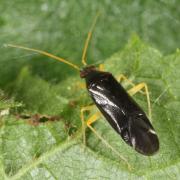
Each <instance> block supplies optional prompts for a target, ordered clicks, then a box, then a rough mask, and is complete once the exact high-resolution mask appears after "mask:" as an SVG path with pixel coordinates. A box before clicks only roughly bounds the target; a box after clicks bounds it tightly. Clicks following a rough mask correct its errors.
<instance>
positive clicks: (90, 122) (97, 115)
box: [87, 112, 131, 169]
mask: <svg viewBox="0 0 180 180" xmlns="http://www.w3.org/2000/svg"><path fill="white" fill-rule="evenodd" d="M100 117H101V114H100V112H97V113H95V114H93V115H92V116H91V117H90V118H89V119H88V120H87V126H88V127H89V128H90V129H91V131H92V132H93V133H94V134H95V135H96V136H97V137H98V138H99V139H100V140H101V141H102V142H103V143H104V144H105V145H106V146H107V147H108V148H110V149H111V150H112V152H114V153H115V154H116V155H117V156H118V157H120V159H121V160H123V161H124V162H125V163H126V164H127V166H128V168H129V169H131V166H130V164H129V163H128V161H127V159H125V158H124V157H123V156H122V155H121V154H120V153H119V152H118V151H116V150H115V149H114V148H113V147H112V146H111V145H110V144H109V143H108V142H107V141H106V140H105V139H104V138H103V137H102V136H101V135H100V134H99V133H98V132H97V131H96V130H95V129H94V128H93V127H92V125H91V124H92V123H94V122H95V121H97V120H98V119H99V118H100Z"/></svg>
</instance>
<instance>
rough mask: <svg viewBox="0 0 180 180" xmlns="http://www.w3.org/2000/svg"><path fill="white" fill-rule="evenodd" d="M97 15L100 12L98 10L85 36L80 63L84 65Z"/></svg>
mask: <svg viewBox="0 0 180 180" xmlns="http://www.w3.org/2000/svg"><path fill="white" fill-rule="evenodd" d="M99 15H100V12H99V11H98V12H97V14H96V16H95V18H94V20H93V22H92V25H91V27H90V29H89V32H88V35H87V38H86V41H85V44H84V48H83V53H82V64H83V65H84V66H86V65H87V62H86V60H87V56H86V55H87V49H88V46H89V42H90V40H91V37H92V33H93V30H94V28H95V25H96V22H97V19H98V17H99Z"/></svg>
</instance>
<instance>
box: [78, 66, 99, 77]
mask: <svg viewBox="0 0 180 180" xmlns="http://www.w3.org/2000/svg"><path fill="white" fill-rule="evenodd" d="M94 71H97V70H96V67H95V66H93V65H92V66H86V67H83V68H82V69H81V70H80V77H81V78H86V77H87V76H88V75H89V73H91V72H94Z"/></svg>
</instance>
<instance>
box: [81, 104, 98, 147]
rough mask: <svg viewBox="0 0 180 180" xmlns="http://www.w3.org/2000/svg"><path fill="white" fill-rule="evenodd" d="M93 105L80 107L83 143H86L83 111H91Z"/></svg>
mask: <svg viewBox="0 0 180 180" xmlns="http://www.w3.org/2000/svg"><path fill="white" fill-rule="evenodd" d="M94 106H95V105H89V106H85V107H82V108H81V123H82V134H83V144H84V145H86V132H85V130H86V127H85V119H84V112H85V111H91V110H92V109H93V108H94Z"/></svg>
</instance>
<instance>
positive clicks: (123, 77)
mask: <svg viewBox="0 0 180 180" xmlns="http://www.w3.org/2000/svg"><path fill="white" fill-rule="evenodd" d="M117 80H118V82H122V81H126V82H127V83H128V84H129V85H131V86H132V87H134V86H136V85H135V84H134V83H133V82H132V81H131V80H130V79H128V78H127V77H126V76H125V75H124V74H120V75H119V76H117ZM139 92H140V93H142V94H145V92H143V91H141V90H140V91H139Z"/></svg>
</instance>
